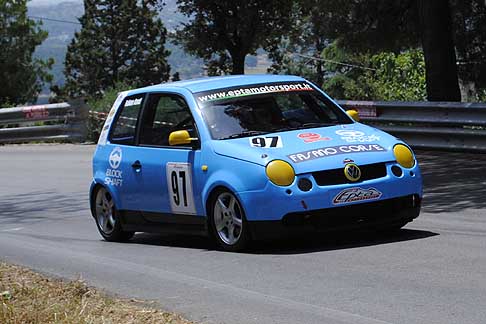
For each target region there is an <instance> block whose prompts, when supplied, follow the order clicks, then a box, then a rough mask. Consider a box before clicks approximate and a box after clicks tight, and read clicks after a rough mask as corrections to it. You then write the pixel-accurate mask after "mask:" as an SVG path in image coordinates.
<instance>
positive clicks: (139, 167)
mask: <svg viewBox="0 0 486 324" xmlns="http://www.w3.org/2000/svg"><path fill="white" fill-rule="evenodd" d="M132 168H134V169H135V171H137V172H140V170H142V164H141V163H140V161H139V160H137V161H135V162H133V164H132Z"/></svg>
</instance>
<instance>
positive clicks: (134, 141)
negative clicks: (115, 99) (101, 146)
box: [108, 93, 147, 146]
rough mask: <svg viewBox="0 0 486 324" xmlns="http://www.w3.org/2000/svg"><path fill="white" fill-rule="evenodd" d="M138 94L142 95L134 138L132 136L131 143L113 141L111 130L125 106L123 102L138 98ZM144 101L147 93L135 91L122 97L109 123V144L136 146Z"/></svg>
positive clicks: (113, 128)
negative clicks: (135, 92)
mask: <svg viewBox="0 0 486 324" xmlns="http://www.w3.org/2000/svg"><path fill="white" fill-rule="evenodd" d="M140 96H142V103H141V104H140V109H139V111H138V115H137V121H136V123H135V134H134V138H133V143H130V144H128V143H120V142H116V141H115V142H113V132H114V130H115V127H116V124H117V123H118V120H119V119H120V116H121V114H122V112H123V109H124V108H125V103H126V102H127V101H128V100H132V99H134V98H138V97H140ZM146 101H147V93H137V94H133V95H130V96H127V97H125V98H124V99H123V101H122V102H121V103H120V105H119V106H118V108H117V111H116V115H115V118H113V121H112V123H111V127H110V133H109V134H108V141H109V142H110V144H117V145H126V146H137V145H138V135H139V124H140V117H141V115H142V112H143V110H144V107H145V102H146Z"/></svg>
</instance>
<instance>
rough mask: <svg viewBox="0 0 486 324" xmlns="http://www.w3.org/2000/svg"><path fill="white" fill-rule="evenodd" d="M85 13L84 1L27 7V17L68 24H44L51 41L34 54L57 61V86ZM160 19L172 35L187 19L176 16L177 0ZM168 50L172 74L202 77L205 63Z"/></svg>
mask: <svg viewBox="0 0 486 324" xmlns="http://www.w3.org/2000/svg"><path fill="white" fill-rule="evenodd" d="M83 12H84V8H83V1H81V0H68V1H61V2H58V1H52V0H34V1H31V2H29V4H28V13H29V15H30V16H32V17H45V18H51V19H55V20H62V21H65V22H57V21H50V20H49V21H48V20H43V28H44V29H45V30H47V31H48V32H49V37H48V38H47V39H46V41H45V42H44V43H43V44H42V45H41V46H39V47H38V48H37V50H36V52H35V55H36V56H37V57H40V58H48V57H52V58H54V60H55V64H54V66H53V70H52V73H53V75H54V81H53V82H54V84H63V83H64V76H63V70H64V58H65V55H66V50H67V46H68V45H69V43H70V42H71V39H72V38H73V36H74V33H75V32H76V31H77V30H79V28H80V26H79V24H78V23H77V22H78V17H80V16H81V15H82V14H83ZM160 16H161V19H162V21H163V22H164V24H165V26H166V28H167V29H168V30H169V31H173V30H174V29H175V28H176V26H177V25H178V24H179V23H180V22H182V21H184V19H185V18H184V16H183V15H182V14H180V13H178V12H177V6H176V0H167V1H166V6H165V7H164V9H163V10H162V12H161V14H160ZM166 46H167V48H168V49H169V50H171V52H172V54H171V56H170V57H169V64H170V65H171V67H172V73H173V72H176V71H178V72H179V73H180V74H181V77H183V78H190V77H194V76H199V75H201V74H202V72H203V70H202V66H203V63H202V61H201V60H199V59H197V58H195V57H192V56H189V55H187V54H185V53H184V51H182V50H181V49H180V48H177V47H176V46H174V45H173V44H170V43H167V44H166ZM44 92H46V93H47V92H48V89H45V90H44Z"/></svg>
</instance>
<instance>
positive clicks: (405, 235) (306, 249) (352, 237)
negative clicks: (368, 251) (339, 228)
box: [130, 229, 439, 254]
mask: <svg viewBox="0 0 486 324" xmlns="http://www.w3.org/2000/svg"><path fill="white" fill-rule="evenodd" d="M437 235H439V234H438V233H434V232H430V231H422V230H415V229H402V230H398V231H393V232H388V233H386V232H344V233H333V234H326V235H323V234H320V235H319V237H316V236H314V237H313V238H309V237H297V236H296V237H292V238H286V239H279V240H272V241H256V242H252V244H251V246H250V248H248V249H247V250H245V251H244V252H243V253H246V254H304V253H312V252H322V251H333V250H342V249H352V248H358V247H365V246H373V245H383V244H391V243H398V242H404V241H411V240H419V239H426V238H429V237H432V236H437ZM130 243H132V244H143V245H156V246H165V247H177V248H189V249H200V250H216V247H215V245H214V244H213V243H212V242H211V241H210V240H209V239H207V238H204V237H198V236H180V235H162V234H148V233H140V234H137V235H135V236H134V237H133V239H132V240H130Z"/></svg>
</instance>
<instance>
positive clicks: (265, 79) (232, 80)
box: [139, 74, 305, 93]
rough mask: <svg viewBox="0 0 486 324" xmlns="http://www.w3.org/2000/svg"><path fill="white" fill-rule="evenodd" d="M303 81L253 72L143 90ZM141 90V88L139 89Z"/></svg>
mask: <svg viewBox="0 0 486 324" xmlns="http://www.w3.org/2000/svg"><path fill="white" fill-rule="evenodd" d="M295 81H300V82H302V81H305V79H303V78H301V77H298V76H293V75H275V74H253V75H229V76H217V77H204V78H197V79H191V80H184V81H176V82H169V83H163V84H158V85H153V86H150V87H146V88H143V90H149V91H157V90H165V89H169V88H185V89H187V90H189V91H191V92H192V93H196V92H203V91H209V90H215V89H221V88H230V87H238V86H244V85H252V84H262V83H277V82H295ZM139 90H142V89H139Z"/></svg>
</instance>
